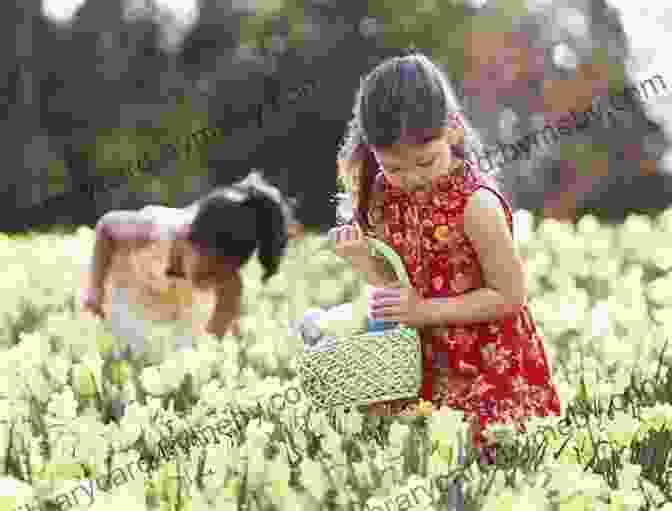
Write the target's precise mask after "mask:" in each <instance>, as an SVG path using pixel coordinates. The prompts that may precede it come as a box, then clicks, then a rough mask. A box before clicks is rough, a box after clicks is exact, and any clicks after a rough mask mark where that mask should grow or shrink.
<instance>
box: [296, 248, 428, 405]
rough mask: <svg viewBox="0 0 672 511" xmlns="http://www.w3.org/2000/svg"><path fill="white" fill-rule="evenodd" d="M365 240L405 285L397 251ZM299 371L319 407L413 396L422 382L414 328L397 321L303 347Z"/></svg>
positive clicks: (406, 282) (307, 394) (420, 355)
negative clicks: (393, 325) (394, 324)
mask: <svg viewBox="0 0 672 511" xmlns="http://www.w3.org/2000/svg"><path fill="white" fill-rule="evenodd" d="M368 242H369V245H370V246H371V249H372V253H374V254H376V253H377V254H379V255H381V256H382V257H384V258H385V259H387V261H388V262H389V263H390V264H391V265H392V267H393V268H394V270H395V272H396V274H397V278H398V279H399V281H400V282H401V283H402V285H405V286H408V285H410V283H409V280H408V275H407V274H406V270H405V268H404V265H403V262H402V261H401V258H400V257H399V256H398V255H397V254H396V252H394V250H392V248H390V247H389V246H387V245H386V244H385V243H383V242H381V241H380V240H376V239H374V238H369V239H368ZM298 372H299V376H300V380H301V386H302V388H303V391H304V393H305V394H306V396H308V398H309V399H310V400H311V401H312V402H313V404H315V405H316V406H318V407H320V408H330V407H334V406H348V407H355V406H362V405H369V404H371V403H376V402H380V401H391V400H394V399H413V398H416V397H417V396H418V394H419V391H420V386H421V384H422V352H421V348H420V339H419V336H418V332H417V330H416V329H414V328H410V327H408V326H405V325H399V326H397V327H396V328H393V329H389V330H384V331H382V332H361V333H355V334H353V335H349V336H346V337H338V338H335V339H333V340H332V341H331V342H326V343H325V342H321V343H319V344H318V345H316V346H314V347H305V348H304V351H303V353H302V354H301V355H300V356H299V360H298Z"/></svg>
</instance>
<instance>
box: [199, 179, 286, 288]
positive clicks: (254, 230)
mask: <svg viewBox="0 0 672 511" xmlns="http://www.w3.org/2000/svg"><path fill="white" fill-rule="evenodd" d="M196 207H197V213H196V217H195V218H194V221H193V222H192V224H191V227H190V230H189V234H188V236H187V240H188V241H190V242H191V243H194V244H195V245H197V246H199V247H201V248H203V249H204V250H205V251H206V252H207V253H210V254H212V255H215V256H223V257H226V258H230V259H233V260H235V261H236V262H237V264H238V265H239V267H240V266H243V265H244V264H245V263H246V262H247V261H248V260H249V258H250V257H251V256H252V254H253V253H254V251H255V249H257V248H258V249H259V252H258V257H259V261H260V262H261V265H262V266H263V267H264V269H265V273H264V275H263V277H262V279H261V280H262V282H263V283H266V281H267V280H268V279H269V278H271V277H272V276H273V275H275V274H276V273H277V272H278V268H279V266H280V262H281V260H282V257H283V256H284V254H285V249H286V247H287V242H288V240H289V233H288V228H289V224H290V222H291V220H292V218H293V209H292V208H293V201H292V200H291V199H286V198H285V197H284V196H283V194H282V192H280V190H279V189H278V188H277V187H275V186H273V185H271V184H269V183H268V182H267V181H266V180H265V179H264V178H263V177H262V175H261V173H260V172H259V171H256V170H254V171H252V172H251V173H250V174H249V175H248V176H247V177H246V178H245V179H243V180H242V181H239V182H237V183H235V184H233V185H231V186H228V187H222V188H217V189H215V190H213V191H212V192H210V193H209V194H208V195H207V196H205V197H204V198H202V199H201V200H199V201H198V202H197V203H196Z"/></svg>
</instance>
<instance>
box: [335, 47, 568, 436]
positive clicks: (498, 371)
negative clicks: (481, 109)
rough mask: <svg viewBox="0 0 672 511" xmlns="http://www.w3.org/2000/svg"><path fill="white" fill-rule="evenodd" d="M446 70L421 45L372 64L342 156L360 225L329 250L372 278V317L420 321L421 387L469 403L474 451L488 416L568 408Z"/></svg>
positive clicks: (502, 211)
mask: <svg viewBox="0 0 672 511" xmlns="http://www.w3.org/2000/svg"><path fill="white" fill-rule="evenodd" d="M470 154H471V155H473V154H481V145H480V142H479V140H478V137H477V135H476V133H475V131H474V130H473V129H472V128H471V126H470V125H469V123H468V121H467V120H466V119H465V118H464V116H463V115H462V114H461V113H460V111H459V105H458V103H457V101H456V99H455V96H454V93H453V92H452V90H451V88H450V85H449V84H448V82H447V80H446V78H445V76H444V75H443V74H442V73H441V71H440V70H439V69H438V67H437V66H436V65H435V64H434V63H432V62H431V61H430V60H429V59H427V58H426V57H425V56H423V55H420V54H414V55H407V56H404V57H395V58H391V59H388V60H386V61H385V62H383V63H382V64H380V65H379V66H378V67H376V68H375V69H374V70H373V71H372V72H371V73H370V74H369V75H368V76H367V77H366V78H365V79H364V80H363V81H362V84H361V87H360V90H359V92H358V94H357V100H356V105H355V108H354V119H353V120H352V121H351V123H350V126H349V133H348V136H347V137H346V143H345V144H344V146H343V147H342V148H341V152H340V154H339V158H338V164H339V174H340V176H341V177H342V178H344V179H345V181H346V182H347V183H348V184H349V191H350V195H351V200H352V201H353V205H354V208H353V209H354V213H355V215H354V216H355V222H354V223H353V224H352V225H344V226H341V227H338V228H335V229H333V231H335V232H332V233H330V235H331V236H332V239H335V240H336V245H335V248H334V250H335V251H336V252H337V253H338V254H339V255H341V256H342V257H345V258H346V259H348V260H349V261H350V262H351V264H352V265H353V266H354V267H355V268H356V269H358V270H359V271H360V272H362V274H363V275H364V276H365V278H366V280H367V282H368V283H369V284H370V285H373V286H377V287H381V288H382V289H379V290H377V291H376V292H375V293H374V294H373V297H372V299H371V300H370V316H371V318H372V319H374V320H382V321H398V322H403V323H406V324H409V325H411V326H415V327H417V328H418V329H419V332H420V338H421V340H422V351H423V359H424V362H423V371H424V378H423V385H422V389H421V393H420V395H419V396H418V397H419V398H421V399H422V400H423V401H429V402H431V403H432V404H433V406H434V407H435V408H437V409H438V408H440V407H441V406H448V407H450V408H455V409H460V410H463V411H464V412H465V419H466V420H468V421H469V423H470V426H471V431H472V433H473V441H474V444H475V446H476V447H479V446H481V445H482V442H483V441H484V440H487V438H486V437H485V436H484V435H483V433H484V429H485V428H486V426H487V425H488V424H490V423H493V422H496V423H515V424H517V425H518V426H523V423H524V421H525V419H526V418H527V417H530V416H548V415H559V414H560V402H559V399H558V394H557V391H556V389H555V386H554V384H553V382H552V379H551V368H550V366H549V363H548V361H547V357H546V354H545V351H544V347H543V340H542V338H541V337H540V336H539V334H538V333H537V330H536V328H535V324H534V321H533V319H532V316H531V314H530V311H529V309H528V307H527V303H526V302H527V289H526V279H525V273H524V268H523V263H522V261H521V258H520V256H519V254H518V250H517V248H516V245H515V242H514V240H513V236H514V233H513V218H512V212H511V207H510V205H509V203H508V202H507V199H506V198H505V197H504V196H503V195H502V194H501V193H500V191H499V190H498V187H497V182H496V180H495V179H494V177H493V174H492V173H490V174H486V173H485V172H484V171H482V170H481V169H480V168H479V167H478V165H477V162H476V161H474V160H473V159H472V158H470V157H469V156H470ZM363 235H367V236H375V237H377V238H378V239H381V240H383V241H384V242H386V243H387V244H389V245H390V246H391V247H393V248H394V250H395V251H396V252H397V253H398V254H399V256H400V257H401V258H402V259H403V261H404V263H405V267H406V270H407V271H408V274H409V277H410V281H411V283H412V288H410V289H404V288H401V287H400V286H399V285H398V284H397V283H395V282H394V281H395V280H396V279H395V278H394V274H393V273H391V272H390V271H389V270H385V269H384V266H383V263H382V262H381V261H376V260H375V259H374V258H371V257H370V256H369V255H368V252H367V251H366V246H365V243H364V241H363ZM418 405H419V402H418V400H398V401H393V402H385V403H376V404H374V405H371V406H370V408H369V411H370V412H372V413H377V414H386V415H389V414H392V415H397V414H402V415H410V414H415V413H417V410H418V408H417V407H418Z"/></svg>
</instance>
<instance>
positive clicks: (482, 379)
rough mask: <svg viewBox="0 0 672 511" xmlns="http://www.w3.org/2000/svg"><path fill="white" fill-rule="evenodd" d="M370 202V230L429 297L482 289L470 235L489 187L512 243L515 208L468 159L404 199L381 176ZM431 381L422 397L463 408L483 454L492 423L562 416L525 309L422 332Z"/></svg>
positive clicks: (412, 404)
mask: <svg viewBox="0 0 672 511" xmlns="http://www.w3.org/2000/svg"><path fill="white" fill-rule="evenodd" d="M376 181H377V185H378V191H377V192H375V193H372V194H371V203H370V208H369V220H370V222H371V224H372V232H369V234H370V235H375V236H376V237H378V238H379V239H381V240H383V241H385V242H386V243H388V244H390V245H391V246H392V247H393V248H394V249H395V251H396V252H397V253H398V254H399V256H400V257H401V258H402V260H403V262H404V265H405V267H406V270H407V272H408V274H409V278H410V281H411V284H412V285H413V286H414V287H415V289H416V290H417V292H418V294H419V295H420V296H422V297H425V298H439V297H455V296H460V295H463V294H465V293H468V292H469V291H472V290H475V289H479V288H481V287H483V285H484V279H483V274H482V268H481V266H480V263H479V261H478V255H477V253H476V250H475V249H474V247H473V246H472V244H471V242H470V241H469V239H468V237H467V235H466V234H465V232H464V228H463V221H464V208H465V206H466V204H467V201H468V198H469V197H470V195H471V194H472V193H473V192H475V191H476V190H477V189H479V188H487V189H489V190H491V191H492V192H494V193H495V194H496V195H497V196H498V197H499V198H500V200H501V202H502V204H503V206H504V208H505V211H506V216H507V221H508V224H509V228H510V230H511V232H512V235H513V217H512V212H511V207H510V205H509V204H508V202H507V201H506V199H505V198H504V197H503V196H502V195H501V193H500V192H499V190H498V189H497V185H496V183H495V182H494V181H493V180H492V179H491V178H490V177H489V176H486V175H484V174H482V173H481V172H480V170H479V169H478V168H477V167H476V166H475V164H473V163H472V162H470V161H468V160H467V161H464V162H463V164H462V165H461V166H460V167H459V168H458V169H457V170H456V171H455V172H453V173H452V174H449V175H444V176H440V177H438V178H436V179H435V180H434V181H433V182H432V183H431V185H430V186H429V187H428V189H423V190H420V191H415V192H406V191H404V190H401V189H399V188H396V187H394V186H393V185H391V184H390V183H389V182H388V181H387V180H386V179H385V177H384V175H383V174H382V173H379V174H378V176H376ZM420 338H421V340H422V345H423V374H424V381H423V386H422V391H421V395H420V396H419V397H421V398H422V399H423V400H425V401H431V402H432V403H433V404H434V406H435V407H436V408H437V409H438V408H440V407H441V406H448V407H450V408H455V409H460V410H463V411H464V412H465V419H466V420H467V421H468V422H469V423H470V424H471V425H472V429H471V431H472V433H473V441H474V444H475V445H476V446H480V445H482V442H483V441H484V440H485V438H484V436H483V435H482V433H483V430H484V429H485V428H486V427H487V425H488V424H490V423H492V422H498V423H514V424H517V425H518V426H519V427H520V428H521V429H523V428H524V421H525V419H526V418H528V417H531V416H548V415H559V414H560V401H559V398H558V393H557V390H556V388H555V386H554V384H553V382H552V380H551V368H550V366H549V363H548V360H547V357H546V353H545V351H544V348H543V341H542V339H541V337H540V336H539V334H538V333H537V331H536V327H535V324H534V321H533V319H532V316H531V313H530V311H529V309H528V307H527V305H525V306H523V307H522V308H521V309H520V311H519V312H518V313H517V314H516V316H514V317H510V318H506V319H497V320H492V321H486V322H480V323H472V324H468V325H455V326H443V327H427V328H423V329H421V330H420ZM418 404H419V403H418V400H408V399H406V400H397V401H390V402H385V403H375V404H373V405H370V406H369V407H368V411H369V413H374V414H385V415H389V414H392V415H413V414H415V413H416V411H417V406H418Z"/></svg>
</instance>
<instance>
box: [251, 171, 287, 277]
mask: <svg viewBox="0 0 672 511" xmlns="http://www.w3.org/2000/svg"><path fill="white" fill-rule="evenodd" d="M240 186H241V187H243V188H245V190H246V191H247V193H248V194H249V195H248V199H247V202H248V203H249V204H250V206H252V207H253V208H254V210H255V211H256V212H257V222H256V224H257V225H256V228H257V240H258V257H259V262H260V263H261V265H262V266H263V267H264V270H265V273H264V275H263V277H262V279H261V281H262V282H263V283H266V281H267V280H268V279H270V278H271V277H272V276H274V275H275V274H276V273H277V272H278V268H279V267H280V263H281V261H282V257H283V256H284V254H285V249H286V248H287V243H288V241H289V225H290V222H291V221H292V218H293V213H292V206H291V205H290V203H289V202H288V201H285V200H284V198H283V196H282V194H281V192H280V191H279V190H278V189H277V188H275V187H273V186H272V185H270V184H268V183H267V182H266V181H265V180H264V179H263V177H262V176H261V174H259V173H258V172H257V171H254V172H252V173H251V174H250V175H249V176H248V177H247V179H245V181H243V182H242V183H241V184H240Z"/></svg>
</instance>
